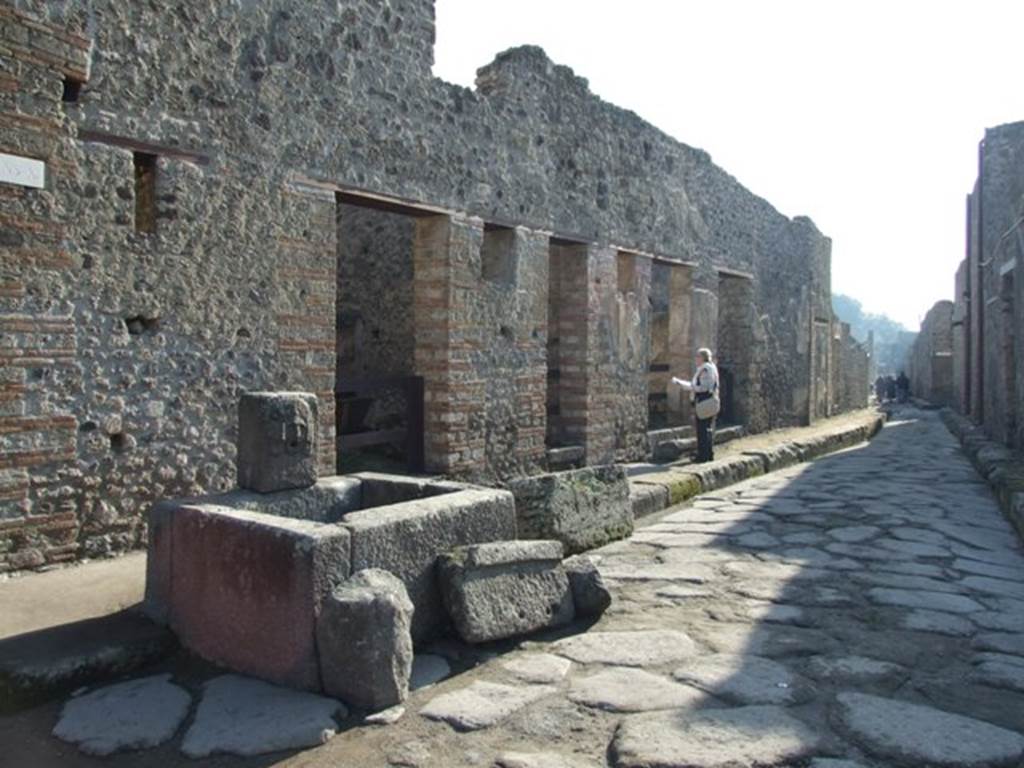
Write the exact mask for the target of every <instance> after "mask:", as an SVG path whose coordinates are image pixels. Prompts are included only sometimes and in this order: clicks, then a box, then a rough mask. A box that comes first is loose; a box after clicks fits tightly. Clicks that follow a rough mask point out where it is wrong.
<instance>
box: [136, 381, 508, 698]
mask: <svg viewBox="0 0 1024 768" xmlns="http://www.w3.org/2000/svg"><path fill="white" fill-rule="evenodd" d="M239 417H240V418H239V460H238V461H239V469H238V476H239V485H240V486H242V487H241V489H239V490H235V491H231V492H228V493H224V494H219V495H213V496H205V497H201V498H194V499H179V500H174V501H165V502H161V503H159V504H157V505H156V506H155V507H154V508H153V509H152V510H151V512H150V516H149V553H148V562H147V572H146V609H147V612H148V613H149V615H150V616H151V617H152V618H154V619H155V620H157V621H160V622H161V623H166V624H167V625H169V626H170V627H171V629H173V630H174V632H175V633H176V634H177V635H178V638H179V640H180V641H181V643H182V644H183V645H184V646H185V647H187V648H189V649H190V650H192V651H194V652H195V653H197V654H198V655H199V656H201V657H203V658H205V659H207V660H209V661H213V662H216V663H218V664H222V665H224V666H226V667H229V668H231V669H234V670H237V671H239V672H244V673H247V674H251V675H255V676H257V677H261V678H263V679H266V680H270V681H272V682H276V683H280V684H283V685H288V686H292V687H296V688H304V689H308V690H319V689H320V687H321V676H320V666H319V661H318V658H317V648H316V633H315V629H316V619H317V616H318V615H319V612H320V606H321V604H322V601H323V600H324V598H325V597H326V596H327V595H328V594H329V593H330V592H331V590H332V589H333V588H334V587H335V586H337V585H338V584H339V583H341V582H342V581H344V580H345V579H347V578H349V576H351V575H352V574H353V573H356V572H357V571H360V570H363V569H366V568H381V569H384V570H387V571H390V572H391V573H393V574H394V575H396V576H397V577H398V578H399V579H401V580H402V581H403V582H404V584H405V587H406V589H407V590H408V593H409V597H410V599H411V600H412V602H413V605H414V607H415V613H414V615H413V626H412V633H413V638H414V639H415V640H424V639H428V638H430V637H434V636H437V635H439V634H441V633H442V632H443V631H444V630H445V629H446V626H447V623H448V617H447V614H446V612H445V610H444V608H443V606H442V603H441V595H440V591H439V588H438V584H437V577H436V574H435V563H436V561H437V557H438V556H439V555H440V554H443V553H445V552H448V551H450V550H451V549H452V548H453V547H456V546H459V545H465V544H477V543H485V542H491V541H504V540H511V539H515V538H516V516H515V506H514V502H513V497H512V494H511V493H509V492H508V491H503V490H496V489H490V488H480V487H476V486H471V485H466V484H462V483H455V482H448V481H443V480H432V479H425V478H414V477H407V476H402V475H386V474H379V473H359V474H355V475H343V476H334V477H326V478H321V479H319V480H317V479H316V472H315V464H314V458H313V447H314V446H315V445H316V434H315V433H316V423H317V419H316V398H315V397H314V396H313V395H308V394H304V393H249V394H247V395H244V396H243V398H242V402H241V404H240V407H239ZM296 486H298V487H296ZM253 488H259V489H260V490H259V491H257V490H251V489H253ZM261 491H262V492H261Z"/></svg>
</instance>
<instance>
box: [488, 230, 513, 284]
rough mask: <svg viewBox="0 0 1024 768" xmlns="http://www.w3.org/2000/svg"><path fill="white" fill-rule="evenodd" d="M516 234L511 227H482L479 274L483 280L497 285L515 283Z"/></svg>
mask: <svg viewBox="0 0 1024 768" xmlns="http://www.w3.org/2000/svg"><path fill="white" fill-rule="evenodd" d="M515 241H516V232H515V230H514V229H512V228H511V227H501V226H498V225H496V224H486V225H484V240H483V244H482V245H481V248H480V261H481V274H482V276H483V278H484V280H488V281H490V282H492V283H497V284H499V285H515V282H516V253H515Z"/></svg>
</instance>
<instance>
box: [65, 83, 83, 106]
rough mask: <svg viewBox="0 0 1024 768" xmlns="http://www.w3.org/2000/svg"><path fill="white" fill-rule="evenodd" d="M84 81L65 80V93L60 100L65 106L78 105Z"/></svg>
mask: <svg viewBox="0 0 1024 768" xmlns="http://www.w3.org/2000/svg"><path fill="white" fill-rule="evenodd" d="M82 85H83V83H82V81H81V80H76V79H74V78H73V77H65V78H64V92H63V93H62V94H61V97H60V100H61V101H63V102H64V103H65V104H77V103H78V99H79V98H80V97H81V95H82Z"/></svg>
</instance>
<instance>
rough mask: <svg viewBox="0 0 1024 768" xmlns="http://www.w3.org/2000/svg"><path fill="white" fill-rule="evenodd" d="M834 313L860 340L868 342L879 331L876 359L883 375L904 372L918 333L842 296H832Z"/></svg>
mask: <svg viewBox="0 0 1024 768" xmlns="http://www.w3.org/2000/svg"><path fill="white" fill-rule="evenodd" d="M832 311H833V312H835V313H836V317H838V318H839V319H840V320H841V321H843V322H844V323H849V324H850V332H851V333H852V334H853V337H854V338H855V339H857V340H858V341H867V338H868V332H869V331H874V332H875V360H876V361H877V363H878V372H879V373H880V374H882V375H885V374H889V373H892V374H896V373H899V372H900V371H901V370H902V369H903V366H904V365H905V364H906V359H907V352H908V351H909V350H910V345H911V344H913V343H914V338H915V337H916V336H917V334H916V333H915V332H913V331H910V330H907V328H905V327H904V326H903V324H902V323H899V322H897V321H895V320H893V319H892V318H891V317H888V316H887V315H876V314H873V313H871V312H865V311H864V307H862V306H861V303H860V302H859V301H857V300H856V299H855V298H853V297H852V296H844V295H843V294H841V293H833V294H832Z"/></svg>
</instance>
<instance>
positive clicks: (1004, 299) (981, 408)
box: [950, 122, 1024, 447]
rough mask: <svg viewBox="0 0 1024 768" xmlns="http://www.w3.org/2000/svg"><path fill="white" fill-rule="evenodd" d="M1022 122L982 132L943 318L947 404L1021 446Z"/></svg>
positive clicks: (989, 431)
mask: <svg viewBox="0 0 1024 768" xmlns="http://www.w3.org/2000/svg"><path fill="white" fill-rule="evenodd" d="M1022 222H1024V122H1020V123H1010V124H1007V125H1002V126H998V127H996V128H989V129H988V130H986V131H985V138H984V140H983V141H982V142H981V144H980V145H979V153H978V179H977V182H976V183H975V186H974V189H973V191H972V192H971V194H970V195H968V198H967V255H966V258H965V259H964V262H963V263H962V264H961V265H960V268H959V269H958V271H957V274H956V282H955V286H956V294H955V304H954V309H953V312H952V317H951V331H950V332H951V336H952V340H951V349H952V354H951V358H952V359H951V367H952V369H953V372H952V382H953V383H952V385H951V389H952V390H953V392H954V395H953V396H951V402H952V403H953V404H955V405H957V407H959V408H960V410H961V412H962V413H964V414H965V415H967V416H968V417H970V419H971V420H972V421H973V422H974V423H975V424H979V425H981V426H982V427H984V429H985V431H986V433H987V434H988V435H989V437H991V438H992V439H994V440H997V441H999V442H1001V443H1004V444H1006V445H1010V446H1016V447H1019V446H1021V445H1024V419H1022V417H1021V414H1022V413H1024V377H1021V376H1020V375H1019V374H1018V369H1019V368H1020V361H1021V360H1022V359H1024V357H1022V355H1024V304H1022V302H1024V296H1022V291H1024V288H1022V286H1021V283H1022V278H1021V276H1020V268H1021V267H1020V264H1021V262H1022V259H1024V237H1022Z"/></svg>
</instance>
